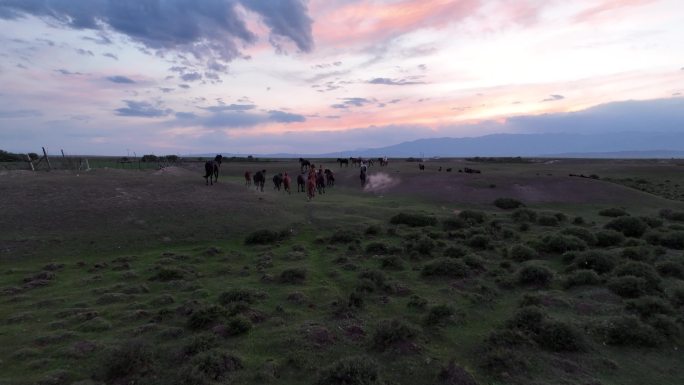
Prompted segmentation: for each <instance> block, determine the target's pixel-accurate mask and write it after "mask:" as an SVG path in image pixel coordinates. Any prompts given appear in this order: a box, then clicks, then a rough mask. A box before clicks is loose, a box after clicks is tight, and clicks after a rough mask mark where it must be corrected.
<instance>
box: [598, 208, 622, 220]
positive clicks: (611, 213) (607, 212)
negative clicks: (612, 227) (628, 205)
mask: <svg viewBox="0 0 684 385" xmlns="http://www.w3.org/2000/svg"><path fill="white" fill-rule="evenodd" d="M599 215H601V216H604V217H613V218H615V217H624V216H627V215H629V214H628V213H627V211H625V210H624V209H621V208H619V207H612V208H609V209H603V210H601V211H599Z"/></svg>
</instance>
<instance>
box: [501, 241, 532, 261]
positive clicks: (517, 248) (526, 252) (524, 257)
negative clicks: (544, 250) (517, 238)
mask: <svg viewBox="0 0 684 385" xmlns="http://www.w3.org/2000/svg"><path fill="white" fill-rule="evenodd" d="M508 257H509V258H511V259H513V260H514V261H518V262H524V261H528V260H530V259H536V258H538V257H539V254H537V252H536V251H535V250H534V249H533V248H531V247H528V246H526V245H523V244H517V245H513V246H511V248H510V249H509V250H508Z"/></svg>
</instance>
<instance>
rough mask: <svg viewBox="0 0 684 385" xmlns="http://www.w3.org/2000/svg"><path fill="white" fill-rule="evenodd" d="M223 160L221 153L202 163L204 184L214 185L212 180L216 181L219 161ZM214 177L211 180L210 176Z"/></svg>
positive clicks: (219, 165)
mask: <svg viewBox="0 0 684 385" xmlns="http://www.w3.org/2000/svg"><path fill="white" fill-rule="evenodd" d="M222 161H223V155H216V156H215V157H214V160H208V161H206V162H205V163H204V179H205V180H206V182H207V183H206V184H207V185H209V184H210V183H211V185H212V186H213V185H214V182H216V181H218V174H219V168H220V167H221V162H222ZM212 176H213V177H214V179H213V181H212V179H211V177H212Z"/></svg>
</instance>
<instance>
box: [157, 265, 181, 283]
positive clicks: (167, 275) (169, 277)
mask: <svg viewBox="0 0 684 385" xmlns="http://www.w3.org/2000/svg"><path fill="white" fill-rule="evenodd" d="M184 277H185V271H184V270H181V269H178V268H175V267H162V268H160V269H159V270H158V271H157V274H155V275H154V277H152V278H151V279H152V280H157V281H162V282H168V281H177V280H179V279H183V278H184Z"/></svg>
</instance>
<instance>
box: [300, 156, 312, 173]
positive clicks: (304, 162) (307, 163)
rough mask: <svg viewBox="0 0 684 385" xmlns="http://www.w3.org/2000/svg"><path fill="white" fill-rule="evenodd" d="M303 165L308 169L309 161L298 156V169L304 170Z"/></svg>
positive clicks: (309, 166)
mask: <svg viewBox="0 0 684 385" xmlns="http://www.w3.org/2000/svg"><path fill="white" fill-rule="evenodd" d="M304 167H306V169H307V170H308V169H310V168H311V162H309V161H308V160H306V159H303V158H299V169H300V170H301V172H304Z"/></svg>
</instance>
